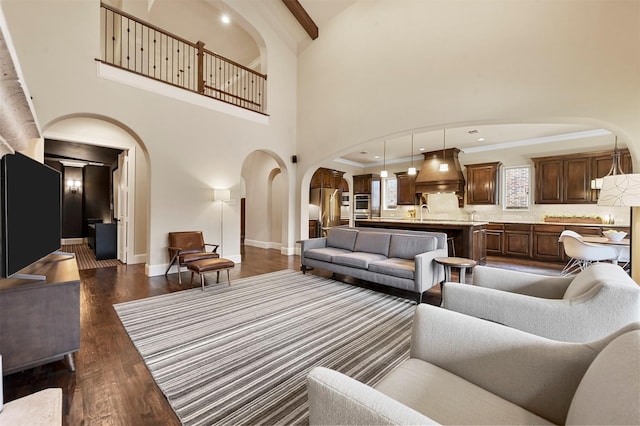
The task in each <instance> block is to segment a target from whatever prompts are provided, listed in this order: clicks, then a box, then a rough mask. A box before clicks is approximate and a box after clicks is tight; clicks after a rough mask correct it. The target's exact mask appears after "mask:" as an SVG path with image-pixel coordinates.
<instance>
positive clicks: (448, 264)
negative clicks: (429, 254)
mask: <svg viewBox="0 0 640 426" xmlns="http://www.w3.org/2000/svg"><path fill="white" fill-rule="evenodd" d="M433 260H434V261H435V262H436V263H439V264H440V265H442V266H444V280H445V281H451V268H458V269H459V270H460V274H459V278H458V282H460V283H463V284H464V278H465V275H466V273H467V268H473V267H474V266H476V264H477V262H476V261H475V260H473V259H466V258H464V257H436V258H435V259H433Z"/></svg>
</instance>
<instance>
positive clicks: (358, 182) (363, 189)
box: [353, 173, 380, 194]
mask: <svg viewBox="0 0 640 426" xmlns="http://www.w3.org/2000/svg"><path fill="white" fill-rule="evenodd" d="M374 182H378V185H379V184H380V175H377V174H373V173H370V174H365V175H355V176H354V177H353V193H354V194H371V193H372V191H373V189H374V188H373V185H374Z"/></svg>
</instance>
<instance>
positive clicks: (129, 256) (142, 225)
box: [42, 114, 150, 264]
mask: <svg viewBox="0 0 640 426" xmlns="http://www.w3.org/2000/svg"><path fill="white" fill-rule="evenodd" d="M42 133H43V137H44V139H45V141H46V140H47V139H51V140H56V141H60V142H63V143H64V142H68V143H74V144H86V145H92V146H97V147H108V148H117V149H119V150H122V152H123V153H124V155H122V156H121V158H120V160H119V162H118V166H117V169H118V170H119V172H118V174H119V175H121V176H122V177H121V178H119V179H118V180H119V182H121V184H120V185H118V188H116V190H118V189H119V190H120V191H116V193H118V194H120V198H119V199H118V198H117V197H116V200H112V201H111V204H112V205H111V208H114V207H115V208H116V209H117V208H118V207H120V209H121V212H122V211H123V210H122V209H123V208H125V210H124V213H123V216H121V217H120V220H119V221H118V222H122V223H120V225H119V232H120V234H121V235H119V236H118V245H119V247H118V250H119V251H123V250H124V251H125V253H120V254H119V257H120V256H122V258H123V259H125V260H126V263H128V264H135V263H144V262H146V261H147V254H148V240H149V184H150V180H149V158H148V153H147V150H146V148H145V147H144V145H143V143H142V142H141V141H140V139H139V138H138V136H137V135H136V134H135V132H133V131H132V130H131V129H129V128H127V127H126V126H125V125H123V124H121V123H118V122H114V121H113V120H111V119H109V118H107V117H101V116H93V115H81V114H78V115H72V116H66V117H60V118H58V119H56V120H53V121H52V122H50V123H48V124H47V125H45V126H43V132H42ZM125 167H126V170H127V172H126V173H125V172H124V170H125ZM122 182H125V183H126V185H124V186H122ZM114 201H115V205H114Z"/></svg>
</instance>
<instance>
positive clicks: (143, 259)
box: [127, 253, 166, 268]
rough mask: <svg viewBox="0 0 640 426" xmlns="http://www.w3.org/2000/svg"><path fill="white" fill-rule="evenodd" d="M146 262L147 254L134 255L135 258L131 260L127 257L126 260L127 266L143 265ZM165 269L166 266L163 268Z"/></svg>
mask: <svg viewBox="0 0 640 426" xmlns="http://www.w3.org/2000/svg"><path fill="white" fill-rule="evenodd" d="M146 261H147V254H146V253H145V254H136V255H135V256H133V259H132V258H131V256H129V259H127V265H138V264H140V263H145V262H146ZM165 268H166V266H165Z"/></svg>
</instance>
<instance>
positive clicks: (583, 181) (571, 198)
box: [562, 157, 591, 204]
mask: <svg viewBox="0 0 640 426" xmlns="http://www.w3.org/2000/svg"><path fill="white" fill-rule="evenodd" d="M563 169H564V170H563V177H562V182H563V183H562V188H563V194H562V197H563V200H564V203H566V204H584V203H591V159H590V158H588V157H584V158H569V159H566V160H564V164H563Z"/></svg>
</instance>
